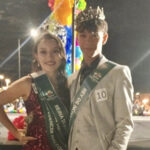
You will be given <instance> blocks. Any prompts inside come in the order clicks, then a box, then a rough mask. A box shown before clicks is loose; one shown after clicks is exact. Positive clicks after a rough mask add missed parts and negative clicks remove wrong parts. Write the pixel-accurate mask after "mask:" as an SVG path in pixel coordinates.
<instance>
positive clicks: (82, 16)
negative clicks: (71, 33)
mask: <svg viewBox="0 0 150 150" xmlns="http://www.w3.org/2000/svg"><path fill="white" fill-rule="evenodd" d="M92 19H95V20H105V14H104V10H103V8H100V7H99V6H98V7H97V9H93V8H92V7H89V9H86V10H84V11H83V12H81V13H79V15H78V16H77V18H76V24H77V25H79V24H80V23H82V22H85V21H89V20H92Z"/></svg>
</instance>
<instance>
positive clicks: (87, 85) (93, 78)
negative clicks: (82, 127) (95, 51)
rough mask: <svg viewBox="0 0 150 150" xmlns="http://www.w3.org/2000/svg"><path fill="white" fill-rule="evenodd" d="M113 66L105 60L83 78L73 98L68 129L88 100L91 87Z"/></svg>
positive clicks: (113, 65)
mask: <svg viewBox="0 0 150 150" xmlns="http://www.w3.org/2000/svg"><path fill="white" fill-rule="evenodd" d="M115 66H116V65H115V64H114V63H112V62H109V61H107V62H105V63H104V64H102V65H101V66H100V67H99V68H97V69H95V70H94V71H93V72H92V73H90V75H89V76H87V77H86V78H85V80H84V82H83V83H82V85H81V87H80V89H79V91H78V92H77V94H76V95H75V97H74V99H73V103H72V106H71V113H70V121H69V128H70V129H71V127H72V125H73V123H74V121H75V118H76V116H77V114H78V111H79V110H80V108H81V106H82V105H83V104H85V102H86V101H87V100H88V96H89V94H90V93H91V92H92V91H93V89H94V88H95V87H96V85H97V84H98V83H99V82H100V80H101V79H102V78H103V77H104V76H105V75H106V74H107V73H108V72H109V71H110V70H111V69H112V68H113V67H115Z"/></svg>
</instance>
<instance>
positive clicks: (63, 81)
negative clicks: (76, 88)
mask: <svg viewBox="0 0 150 150" xmlns="http://www.w3.org/2000/svg"><path fill="white" fill-rule="evenodd" d="M43 39H46V40H52V39H53V40H55V41H56V42H57V44H58V46H59V51H60V56H61V58H62V59H61V65H60V66H59V68H58V70H57V73H56V79H57V81H58V95H59V96H60V97H61V99H62V100H63V102H64V104H65V105H66V106H67V107H68V109H69V102H70V94H69V89H68V84H67V74H66V71H65V66H66V53H65V49H64V47H63V44H62V42H61V40H60V39H59V38H58V37H57V36H55V35H53V34H51V33H49V32H45V33H43V34H42V35H41V36H40V37H39V38H38V40H37V41H36V43H35V45H34V48H33V56H35V54H36V53H37V48H38V45H39V43H40V41H41V40H43ZM40 70H42V68H41V66H40V65H39V64H38V61H37V60H36V58H35V57H34V59H33V62H32V71H33V72H38V71H40Z"/></svg>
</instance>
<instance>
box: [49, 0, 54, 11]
mask: <svg viewBox="0 0 150 150" xmlns="http://www.w3.org/2000/svg"><path fill="white" fill-rule="evenodd" d="M54 2H55V0H48V6H49V7H50V8H51V10H53V9H54Z"/></svg>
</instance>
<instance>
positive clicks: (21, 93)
mask: <svg viewBox="0 0 150 150" xmlns="http://www.w3.org/2000/svg"><path fill="white" fill-rule="evenodd" d="M30 91H31V78H30V76H26V77H23V78H21V79H19V80H17V81H15V82H14V83H12V84H11V85H10V87H9V88H8V89H7V90H4V91H2V92H1V93H0V122H1V123H2V124H3V125H4V126H5V127H6V128H7V129H8V130H10V131H11V133H12V134H13V135H14V136H15V137H16V138H17V139H18V140H19V141H22V142H23V141H28V140H35V138H33V137H26V136H24V135H23V134H22V133H21V132H19V131H18V130H17V129H16V128H15V126H14V125H13V124H12V122H11V121H10V120H9V119H8V117H7V115H6V113H5V112H4V109H3V105H5V104H7V103H11V102H13V101H14V100H15V99H17V98H19V97H23V98H24V99H25V100H26V99H27V98H28V96H29V94H30Z"/></svg>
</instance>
